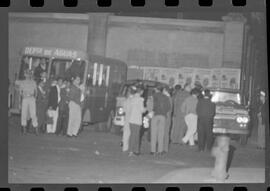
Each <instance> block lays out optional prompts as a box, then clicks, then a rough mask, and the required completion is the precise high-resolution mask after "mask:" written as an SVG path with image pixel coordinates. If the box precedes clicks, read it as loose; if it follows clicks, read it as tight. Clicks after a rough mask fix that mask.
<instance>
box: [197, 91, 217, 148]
mask: <svg viewBox="0 0 270 191" xmlns="http://www.w3.org/2000/svg"><path fill="white" fill-rule="evenodd" d="M196 111H197V115H198V129H197V130H198V146H199V151H204V149H205V145H206V147H207V150H208V151H210V150H211V148H212V142H213V141H212V140H213V138H212V128H213V119H214V116H215V111H216V106H215V104H214V103H213V102H211V94H210V91H209V90H208V89H206V90H205V91H204V95H203V97H202V98H201V99H199V101H198V104H197V108H196Z"/></svg>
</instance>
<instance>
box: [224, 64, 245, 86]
mask: <svg viewBox="0 0 270 191" xmlns="http://www.w3.org/2000/svg"><path fill="white" fill-rule="evenodd" d="M240 72H241V71H240V69H230V68H222V69H221V88H229V89H239V88H240Z"/></svg>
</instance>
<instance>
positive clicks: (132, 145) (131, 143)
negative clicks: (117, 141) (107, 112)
mask: <svg viewBox="0 0 270 191" xmlns="http://www.w3.org/2000/svg"><path fill="white" fill-rule="evenodd" d="M134 126H136V125H134V124H132V123H130V124H129V127H130V139H129V150H130V152H134V150H135V149H134V148H135V141H136V140H135V139H136V137H135V136H136V132H135V131H136V129H134V128H136V127H134Z"/></svg>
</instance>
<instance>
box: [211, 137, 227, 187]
mask: <svg viewBox="0 0 270 191" xmlns="http://www.w3.org/2000/svg"><path fill="white" fill-rule="evenodd" d="M229 146H230V137H229V136H226V135H219V136H217V137H216V146H215V147H213V149H212V155H213V156H214V157H215V166H214V169H213V171H212V172H211V176H213V177H214V178H215V179H216V180H217V181H221V182H224V181H225V180H226V179H227V178H228V177H229V174H228V173H227V169H226V167H227V161H228V153H229Z"/></svg>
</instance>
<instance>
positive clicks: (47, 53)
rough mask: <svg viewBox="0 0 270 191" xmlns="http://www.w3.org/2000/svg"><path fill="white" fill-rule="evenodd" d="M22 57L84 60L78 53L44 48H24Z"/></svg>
mask: <svg viewBox="0 0 270 191" xmlns="http://www.w3.org/2000/svg"><path fill="white" fill-rule="evenodd" d="M22 53H23V54H24V55H31V56H40V57H55V58H63V59H78V58H81V59H84V58H85V55H83V54H82V53H81V52H80V51H76V50H69V49H62V48H44V47H25V48H24V49H23V52H22Z"/></svg>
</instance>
